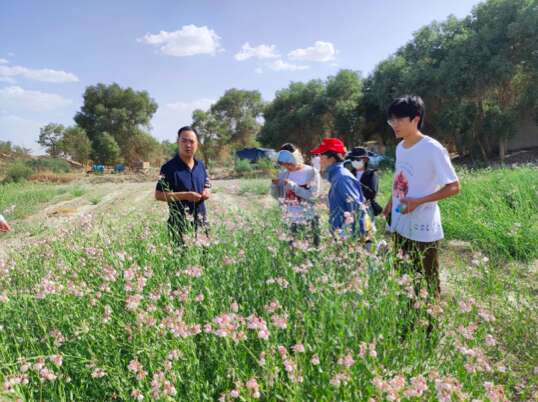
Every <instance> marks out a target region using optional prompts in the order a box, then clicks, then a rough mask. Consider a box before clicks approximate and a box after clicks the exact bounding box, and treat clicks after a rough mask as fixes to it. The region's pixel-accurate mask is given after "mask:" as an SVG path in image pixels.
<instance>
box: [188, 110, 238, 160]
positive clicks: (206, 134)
mask: <svg viewBox="0 0 538 402" xmlns="http://www.w3.org/2000/svg"><path fill="white" fill-rule="evenodd" d="M192 121H193V123H192V126H193V127H194V128H195V129H196V131H197V132H198V141H199V143H200V148H199V149H200V152H201V153H202V156H203V158H204V163H205V165H206V166H209V164H210V161H211V160H213V159H220V158H219V156H222V155H219V152H222V151H225V152H226V151H227V152H229V151H230V150H229V149H227V148H226V142H228V140H229V136H228V133H229V132H228V130H227V127H226V125H225V124H223V123H221V122H219V121H218V120H217V118H216V117H215V115H214V114H213V113H212V112H211V111H210V110H209V111H207V112H204V111H203V110H200V109H196V110H195V111H194V112H192Z"/></svg>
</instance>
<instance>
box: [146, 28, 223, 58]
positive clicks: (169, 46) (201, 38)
mask: <svg viewBox="0 0 538 402" xmlns="http://www.w3.org/2000/svg"><path fill="white" fill-rule="evenodd" d="M220 39H221V38H220V36H218V35H217V34H216V33H215V31H213V30H212V29H209V28H208V27H206V26H203V27H197V26H196V25H192V24H191V25H185V26H183V27H182V28H181V29H180V30H179V31H174V32H166V31H161V32H159V33H158V34H154V35H153V34H149V33H148V34H146V35H144V36H143V37H142V38H139V39H137V40H138V42H140V43H145V44H147V45H153V46H158V47H159V50H160V51H161V53H162V54H166V55H168V56H176V57H184V56H194V55H197V54H210V55H215V54H216V53H217V52H218V51H220V50H222V49H221V47H220V43H219V41H220Z"/></svg>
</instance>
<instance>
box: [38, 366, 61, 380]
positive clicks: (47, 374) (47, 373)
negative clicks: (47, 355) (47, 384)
mask: <svg viewBox="0 0 538 402" xmlns="http://www.w3.org/2000/svg"><path fill="white" fill-rule="evenodd" d="M39 377H41V379H42V380H44V381H54V380H55V379H56V378H57V377H56V374H54V372H53V371H52V370H50V369H48V368H46V367H45V368H42V369H41V370H39Z"/></svg>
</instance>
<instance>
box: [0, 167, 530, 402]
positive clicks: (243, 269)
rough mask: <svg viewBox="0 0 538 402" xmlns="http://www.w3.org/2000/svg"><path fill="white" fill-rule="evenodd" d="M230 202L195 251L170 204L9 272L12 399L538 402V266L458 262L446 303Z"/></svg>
mask: <svg viewBox="0 0 538 402" xmlns="http://www.w3.org/2000/svg"><path fill="white" fill-rule="evenodd" d="M533 174H535V175H536V172H533ZM527 175H528V173H525V174H524V175H523V176H525V177H526V176H527ZM473 180H475V179H473ZM473 180H469V182H468V183H469V185H472V184H473ZM475 181H476V180H475ZM464 185H465V182H464ZM151 186H152V185H151V184H149V185H148V189H149V192H151V188H152V187H151ZM245 188H248V186H246V187H245V186H243V190H242V191H241V198H242V199H244V198H249V197H250V200H249V202H252V203H255V202H256V200H258V199H261V198H262V197H263V196H262V195H259V194H258V195H254V194H249V193H248V191H247V190H245ZM464 189H465V187H464ZM226 191H227V186H226V185H225V184H224V185H223V188H221V189H219V190H218V191H216V192H215V196H214V199H213V200H212V202H211V203H210V205H209V206H210V211H211V213H210V217H211V222H212V231H211V236H210V238H209V239H204V238H198V239H196V240H193V241H192V242H191V244H190V245H189V247H183V248H177V247H174V246H172V245H170V243H169V242H168V237H167V233H166V226H165V225H164V215H165V212H164V211H165V206H164V205H163V204H157V203H155V204H154V205H153V206H152V207H151V208H149V209H136V208H131V209H129V210H126V211H123V212H121V213H112V212H111V213H110V214H108V215H102V216H92V215H84V216H83V217H82V218H81V219H79V220H78V221H77V222H76V224H74V225H71V226H68V227H66V228H64V229H61V230H58V231H56V232H55V233H54V235H53V236H52V235H51V236H47V237H46V238H43V239H41V240H38V241H32V242H28V245H27V246H25V247H23V248H20V249H18V250H17V251H15V252H13V253H12V254H11V256H10V257H9V258H6V259H5V260H4V261H1V262H0V386H1V387H2V388H0V399H1V400H8V401H15V400H23V401H41V400H43V401H71V400H78V401H105V400H106V401H108V400H139V401H142V400H146V401H149V400H162V401H166V400H181V401H205V400H207V401H212V400H221V401H235V400H237V401H250V400H263V401H303V400H304V401H336V400H342V401H384V400H391V401H397V400H402V401H404V400H405V401H407V400H408V401H424V400H431V401H437V400H439V401H457V400H469V401H472V400H477V401H488V400H490V401H505V400H533V398H535V397H536V396H537V394H536V390H537V388H536V387H537V381H536V377H537V376H538V362H537V360H536V354H535V352H536V351H537V346H536V330H537V329H538V325H537V323H536V305H533V303H534V302H535V301H536V293H533V292H535V288H533V286H534V285H533V281H535V280H536V268H534V271H532V269H531V268H529V271H525V273H523V272H522V269H521V268H520V267H527V265H524V264H523V263H519V262H517V261H516V260H513V261H507V260H503V262H502V263H499V261H500V260H499V261H492V260H490V259H488V257H486V256H485V255H486V254H480V249H478V248H473V249H471V250H470V251H468V253H469V256H468V258H467V257H465V256H463V255H462V254H461V253H459V254H458V253H455V254H454V255H449V256H448V257H447V258H450V260H451V272H448V273H446V274H445V275H444V276H443V283H442V287H443V294H442V297H441V299H440V300H438V301H435V300H432V299H431V298H430V297H429V295H428V292H427V291H426V289H425V288H424V286H422V285H421V283H420V278H417V277H415V276H414V275H413V270H412V269H411V267H409V266H408V264H407V263H406V261H405V260H403V259H401V258H400V257H399V256H398V255H393V254H392V253H390V252H388V253H387V254H383V255H373V254H369V253H367V252H365V251H364V250H363V249H362V247H361V246H360V245H359V244H353V243H336V242H333V241H331V240H330V238H329V237H328V234H327V233H325V235H324V238H323V241H322V246H321V247H320V248H319V249H314V248H312V247H311V246H310V245H309V244H308V242H306V241H302V240H296V241H294V242H291V239H290V238H289V237H288V235H287V232H286V230H285V228H284V227H283V225H282V224H281V221H280V219H279V211H278V209H277V208H276V207H275V208H266V207H263V208H250V209H249V208H246V207H245V208H243V207H237V206H238V205H239V201H238V204H236V205H235V208H234V205H230V203H229V202H219V200H222V198H221V197H224V195H225V194H226ZM259 192H260V193H261V191H259ZM148 194H149V193H148ZM243 201H244V200H243ZM455 203H456V201H454V203H453V204H450V206H449V208H448V209H449V211H450V212H449V213H450V214H457V208H458V205H457V204H455ZM452 219H454V218H453V217H447V225H448V227H449V228H450V229H449V230H450V231H457V230H460V228H459V227H458V226H455V225H452V223H451V222H450V221H451V220H452ZM521 223H522V224H524V221H522V222H521ZM451 225H452V226H451ZM325 232H326V230H325ZM378 235H379V236H380V237H381V236H382V233H381V232H379V233H378ZM0 241H1V240H0ZM290 243H291V244H290ZM525 244H526V243H525ZM514 281H518V282H517V283H515V282H514ZM514 298H515V300H514ZM533 316H534V317H533Z"/></svg>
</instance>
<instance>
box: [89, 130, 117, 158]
mask: <svg viewBox="0 0 538 402" xmlns="http://www.w3.org/2000/svg"><path fill="white" fill-rule="evenodd" d="M120 155H121V149H120V147H119V145H118V143H117V142H116V140H115V139H114V137H113V136H112V135H110V134H109V133H107V132H105V133H103V134H100V135H99V136H98V137H97V138H95V140H94V141H93V159H94V160H95V161H97V162H99V163H102V164H107V165H112V164H114V163H117V162H119V161H120Z"/></svg>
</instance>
